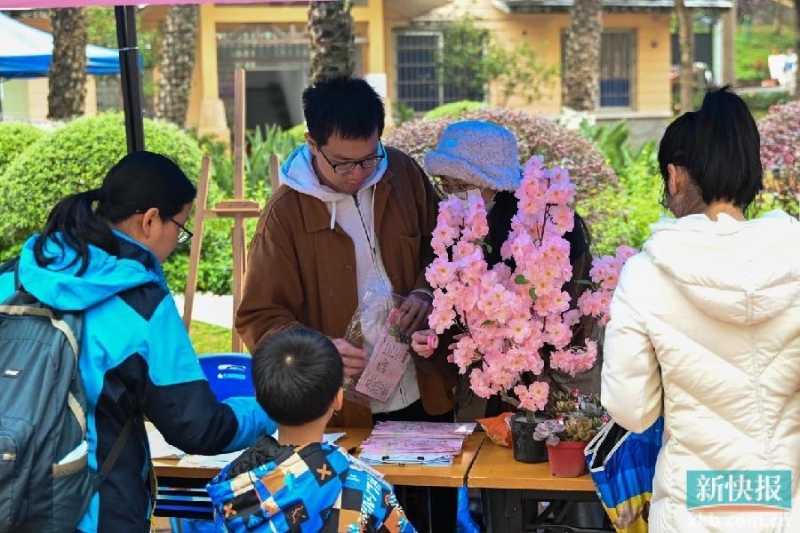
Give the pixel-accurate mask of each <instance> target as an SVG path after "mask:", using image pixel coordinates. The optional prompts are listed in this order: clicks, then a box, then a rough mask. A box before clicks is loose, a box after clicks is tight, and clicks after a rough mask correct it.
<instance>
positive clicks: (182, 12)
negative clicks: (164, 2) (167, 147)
mask: <svg viewBox="0 0 800 533" xmlns="http://www.w3.org/2000/svg"><path fill="white" fill-rule="evenodd" d="M199 25H200V7H199V6H197V5H174V6H170V8H169V11H168V12H167V25H166V30H165V32H164V48H163V50H164V53H163V55H162V56H161V65H160V70H161V79H160V80H159V82H158V100H157V103H156V109H155V115H156V118H160V119H163V120H168V121H170V122H172V123H174V124H177V125H178V126H180V127H181V128H182V127H183V126H184V125H185V123H186V111H187V109H188V108H189V95H190V92H191V89H192V74H193V72H194V61H195V51H196V47H197V32H198V28H199Z"/></svg>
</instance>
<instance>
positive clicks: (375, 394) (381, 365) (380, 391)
mask: <svg viewBox="0 0 800 533" xmlns="http://www.w3.org/2000/svg"><path fill="white" fill-rule="evenodd" d="M398 319H399V313H398V310H397V309H396V308H395V309H392V310H391V311H390V312H389V318H388V319H387V320H386V324H384V326H383V329H382V330H381V333H380V335H379V336H378V340H377V341H376V342H375V347H374V348H373V350H372V354H371V355H370V358H369V362H368V363H367V367H366V368H365V369H364V372H363V373H362V374H361V377H360V378H359V379H358V383H357V384H356V392H360V393H361V394H364V395H365V396H369V397H370V398H373V399H375V400H378V401H381V402H386V401H388V400H389V398H391V397H392V394H394V391H395V389H397V386H398V385H399V384H400V379H401V378H402V377H403V372H405V370H406V365H407V364H408V360H409V359H410V357H411V356H410V354H409V352H408V344H407V343H405V342H403V341H401V340H400V339H401V333H400V330H399V327H398V325H397V322H398Z"/></svg>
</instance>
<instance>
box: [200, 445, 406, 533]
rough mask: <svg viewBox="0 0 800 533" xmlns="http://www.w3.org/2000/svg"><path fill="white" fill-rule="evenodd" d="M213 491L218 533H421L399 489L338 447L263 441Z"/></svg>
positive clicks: (225, 473) (221, 476)
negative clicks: (400, 500)
mask: <svg viewBox="0 0 800 533" xmlns="http://www.w3.org/2000/svg"><path fill="white" fill-rule="evenodd" d="M207 489H208V494H209V496H211V501H212V503H213V504H214V521H215V523H216V526H217V531H224V532H229V533H248V532H251V533H416V529H414V526H413V525H411V523H410V522H409V521H408V519H407V518H406V515H405V513H404V512H403V509H402V508H401V507H400V504H399V503H397V498H396V497H395V494H394V490H393V488H392V486H391V485H390V484H389V483H387V482H386V481H384V480H383V479H382V477H381V476H380V474H378V473H377V472H375V471H374V470H372V469H371V468H370V467H368V466H367V465H365V464H363V463H361V462H360V461H358V460H356V459H354V458H353V457H351V456H350V455H349V454H348V453H347V452H346V451H345V450H343V449H342V448H339V447H338V446H336V445H334V444H327V443H319V442H315V443H310V444H306V445H305V446H298V447H295V446H284V445H281V444H279V443H278V441H276V440H275V439H274V438H272V437H270V436H266V437H262V438H261V439H259V440H258V442H256V444H255V446H253V447H252V448H250V449H248V450H246V451H245V452H244V453H243V454H242V455H241V456H239V457H238V458H237V459H235V460H234V461H233V462H232V463H231V464H229V465H228V466H226V467H225V468H224V469H223V470H222V472H220V473H219V475H218V476H217V477H216V478H214V480H213V481H212V482H211V483H209V484H208V486H207Z"/></svg>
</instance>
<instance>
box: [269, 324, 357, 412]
mask: <svg viewBox="0 0 800 533" xmlns="http://www.w3.org/2000/svg"><path fill="white" fill-rule="evenodd" d="M343 382H344V363H342V357H341V356H340V355H339V350H337V349H336V346H334V345H333V343H332V342H331V341H330V339H328V337H326V336H325V335H323V334H322V333H319V332H318V331H314V330H311V329H308V328H293V329H289V330H286V331H282V332H280V333H278V334H276V335H274V336H272V337H269V338H268V339H266V340H264V341H262V342H261V343H260V344H259V345H258V347H257V348H256V350H255V352H254V353H253V384H254V385H255V390H256V399H257V400H258V403H259V405H261V408H262V409H264V411H265V412H266V413H267V414H268V415H269V416H270V417H271V418H272V419H273V420H275V422H277V423H278V424H282V425H285V426H301V425H303V424H307V423H308V422H312V421H314V420H317V419H318V418H320V417H321V416H323V415H324V414H325V412H326V411H327V410H328V408H330V406H331V403H333V400H334V399H335V398H336V394H337V393H338V392H339V389H341V388H342V383H343Z"/></svg>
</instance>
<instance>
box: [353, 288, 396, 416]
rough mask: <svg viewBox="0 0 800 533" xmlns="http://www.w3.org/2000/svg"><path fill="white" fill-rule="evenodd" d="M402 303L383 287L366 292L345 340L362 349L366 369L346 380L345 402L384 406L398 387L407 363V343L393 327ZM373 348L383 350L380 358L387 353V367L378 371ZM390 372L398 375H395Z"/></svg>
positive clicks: (381, 367) (383, 366) (385, 365)
mask: <svg viewBox="0 0 800 533" xmlns="http://www.w3.org/2000/svg"><path fill="white" fill-rule="evenodd" d="M403 301H405V298H404V297H402V296H399V295H397V294H392V293H387V292H386V290H385V288H384V287H383V286H382V285H379V284H376V285H375V286H374V287H370V288H369V289H368V290H367V291H366V293H365V295H364V297H363V298H362V301H361V303H360V305H359V306H358V309H356V312H355V313H354V314H353V318H352V319H351V320H350V324H349V325H348V327H347V332H346V333H345V337H344V338H345V340H347V341H348V342H350V343H351V344H353V345H354V346H358V347H361V348H363V349H364V351H365V352H366V363H367V367H366V368H365V369H364V372H362V373H361V374H360V375H358V376H355V377H352V378H348V379H345V384H344V390H345V398H347V399H348V400H350V401H352V402H355V403H358V404H360V405H364V406H369V405H370V403H371V402H376V401H384V402H385V401H388V399H389V398H390V397H391V395H392V394H393V393H394V391H395V390H396V389H397V386H398V385H399V384H400V379H401V378H402V375H403V373H404V369H405V365H407V364H408V362H409V360H410V352H409V351H410V347H409V346H410V339H409V338H408V337H406V336H405V335H404V334H402V333H401V332H400V330H399V328H398V327H397V326H396V325H394V322H395V321H397V320H399V317H398V315H397V309H398V308H399V307H400V306H401V305H402V303H403ZM376 347H377V348H378V349H379V350H382V352H381V356H382V357H383V356H387V353H388V356H389V357H390V360H388V361H386V363H389V364H384V365H380V368H378V369H376V368H375V364H374V361H373V359H372V357H373V354H374V353H375V348H376ZM383 350H387V351H388V352H387V351H383ZM389 352H390V353H389ZM371 363H372V364H371ZM392 369H394V370H396V371H397V372H399V374H397V375H394V374H393V373H392V372H391V370H392ZM397 372H395V373H397ZM362 378H364V381H362ZM383 378H386V379H383ZM395 378H396V379H395ZM366 381H369V383H367V382H366Z"/></svg>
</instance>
